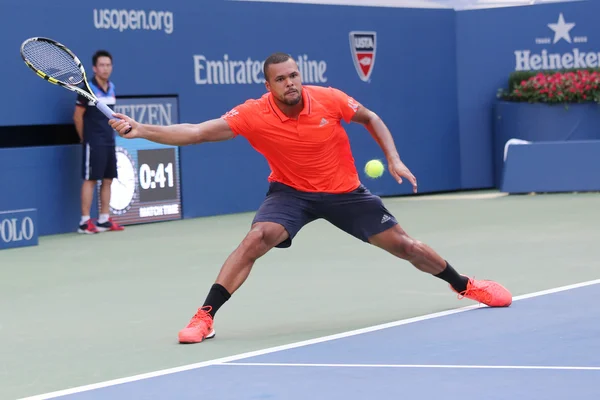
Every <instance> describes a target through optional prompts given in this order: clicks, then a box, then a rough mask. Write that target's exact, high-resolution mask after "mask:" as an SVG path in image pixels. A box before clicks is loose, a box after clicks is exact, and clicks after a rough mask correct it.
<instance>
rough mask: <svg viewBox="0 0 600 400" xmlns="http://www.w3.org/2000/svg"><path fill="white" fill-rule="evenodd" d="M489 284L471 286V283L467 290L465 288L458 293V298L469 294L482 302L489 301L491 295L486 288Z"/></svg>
mask: <svg viewBox="0 0 600 400" xmlns="http://www.w3.org/2000/svg"><path fill="white" fill-rule="evenodd" d="M479 282H483V281H479ZM488 286H489V285H484V286H483V287H473V285H472V284H471V285H470V287H468V288H467V290H465V291H464V292H462V293H460V294H459V296H460V298H462V297H467V296H470V295H474V297H477V299H478V300H479V301H480V302H482V303H490V302H491V301H492V298H493V297H492V295H491V293H490V292H489V291H488V290H486V289H487V288H488Z"/></svg>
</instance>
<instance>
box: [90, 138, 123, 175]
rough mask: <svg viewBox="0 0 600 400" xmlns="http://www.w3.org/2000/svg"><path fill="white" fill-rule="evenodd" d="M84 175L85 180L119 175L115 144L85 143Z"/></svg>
mask: <svg viewBox="0 0 600 400" xmlns="http://www.w3.org/2000/svg"><path fill="white" fill-rule="evenodd" d="M82 161H83V165H82V176H83V179H85V180H91V181H98V180H101V179H114V178H116V177H117V155H116V154H115V146H97V145H91V144H88V143H86V144H84V145H83V160H82Z"/></svg>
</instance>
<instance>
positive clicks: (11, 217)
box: [0, 209, 38, 249]
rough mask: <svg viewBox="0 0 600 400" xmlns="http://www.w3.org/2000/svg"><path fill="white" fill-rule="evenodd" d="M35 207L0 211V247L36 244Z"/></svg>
mask: <svg viewBox="0 0 600 400" xmlns="http://www.w3.org/2000/svg"><path fill="white" fill-rule="evenodd" d="M36 213H37V211H36V210H35V209H29V210H14V211H2V212H0V249H8V248H12V247H23V246H35V245H37V244H38V234H37V226H36V220H37V218H36Z"/></svg>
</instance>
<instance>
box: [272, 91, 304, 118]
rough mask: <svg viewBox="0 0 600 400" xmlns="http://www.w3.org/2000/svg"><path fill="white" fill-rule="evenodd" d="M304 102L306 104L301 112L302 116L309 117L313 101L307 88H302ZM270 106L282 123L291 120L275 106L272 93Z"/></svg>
mask: <svg viewBox="0 0 600 400" xmlns="http://www.w3.org/2000/svg"><path fill="white" fill-rule="evenodd" d="M302 101H303V103H304V107H303V108H302V111H300V115H309V114H310V111H311V99H310V94H308V90H306V88H302ZM269 105H270V106H271V109H272V110H273V112H274V113H275V115H277V116H278V117H279V119H280V120H281V122H285V121H287V120H288V119H290V118H289V117H288V116H287V115H285V114H284V113H283V112H282V111H281V110H280V109H279V107H277V104H275V101H274V100H273V94H272V93H269Z"/></svg>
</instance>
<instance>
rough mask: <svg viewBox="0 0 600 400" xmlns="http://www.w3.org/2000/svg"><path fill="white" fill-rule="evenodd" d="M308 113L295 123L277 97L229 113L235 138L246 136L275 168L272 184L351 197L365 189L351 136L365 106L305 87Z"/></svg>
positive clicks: (328, 91)
mask: <svg viewBox="0 0 600 400" xmlns="http://www.w3.org/2000/svg"><path fill="white" fill-rule="evenodd" d="M302 99H303V101H304V108H303V110H302V112H301V113H300V116H299V117H298V119H297V120H296V119H290V118H288V117H286V116H285V114H283V113H282V112H281V110H280V109H279V108H278V107H277V105H276V104H275V101H274V100H273V98H272V95H271V93H266V94H264V95H263V96H262V97H261V98H259V99H251V100H248V101H246V102H245V103H243V104H240V105H238V106H237V107H235V108H233V109H232V110H231V111H229V112H227V113H226V114H224V115H223V116H222V117H221V118H223V119H224V120H225V121H227V123H228V124H229V126H230V128H231V130H232V131H233V133H234V134H235V135H241V136H243V137H245V138H246V139H247V140H248V142H249V143H250V145H251V146H252V147H253V148H254V149H255V150H256V151H258V152H259V153H260V154H262V155H263V156H264V157H265V158H266V160H267V162H268V163H269V166H270V168H271V174H270V175H269V178H268V180H269V182H281V183H283V184H285V185H288V186H291V187H293V188H295V189H297V190H301V191H305V192H323V193H345V192H350V191H352V190H354V189H356V188H357V187H358V186H359V185H360V181H359V177H358V173H357V171H356V167H355V165H354V157H353V156H352V151H351V149H350V141H349V139H348V135H347V133H346V131H345V130H344V128H343V127H342V125H341V121H342V120H344V121H346V122H347V123H348V122H350V120H351V118H352V116H353V115H354V113H355V112H356V111H357V109H358V107H359V103H358V102H356V101H355V100H354V99H353V98H352V97H350V96H348V95H347V94H345V93H343V92H342V91H340V90H338V89H334V88H331V87H329V88H325V87H319V86H303V88H302Z"/></svg>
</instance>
